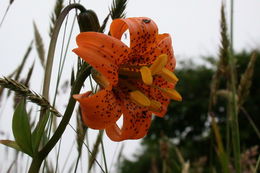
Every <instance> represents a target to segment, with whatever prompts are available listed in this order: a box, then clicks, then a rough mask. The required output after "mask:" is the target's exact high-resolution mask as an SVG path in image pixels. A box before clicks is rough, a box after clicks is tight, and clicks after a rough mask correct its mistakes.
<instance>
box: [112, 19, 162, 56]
mask: <svg viewBox="0 0 260 173" xmlns="http://www.w3.org/2000/svg"><path fill="white" fill-rule="evenodd" d="M127 29H129V33H130V48H131V55H132V56H131V57H134V55H139V56H140V55H143V54H145V53H146V52H147V51H149V50H150V49H151V48H152V47H154V43H155V41H156V36H157V34H158V28H157V25H156V24H155V23H154V21H153V20H151V19H149V18H145V17H136V18H127V19H116V20H114V21H113V22H112V24H111V26H110V33H111V35H112V36H113V37H116V38H117V39H121V36H122V34H123V33H124V32H125V31H126V30H127Z"/></svg>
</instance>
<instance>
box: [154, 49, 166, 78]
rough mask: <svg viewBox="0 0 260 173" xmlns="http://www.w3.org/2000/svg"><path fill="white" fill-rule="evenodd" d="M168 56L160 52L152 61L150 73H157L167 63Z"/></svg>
mask: <svg viewBox="0 0 260 173" xmlns="http://www.w3.org/2000/svg"><path fill="white" fill-rule="evenodd" d="M167 61H168V56H167V55H166V54H161V55H160V56H159V57H158V58H156V60H155V61H154V63H153V64H152V65H151V66H150V70H151V72H152V75H154V74H157V73H159V72H160V71H161V70H162V68H164V66H165V65H166V64H167Z"/></svg>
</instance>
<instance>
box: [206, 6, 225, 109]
mask: <svg viewBox="0 0 260 173" xmlns="http://www.w3.org/2000/svg"><path fill="white" fill-rule="evenodd" d="M220 30H221V46H220V49H219V62H218V66H217V70H216V72H215V74H214V75H213V77H212V81H211V85H210V104H209V110H211V108H212V106H213V105H215V104H216V102H217V90H218V89H219V84H220V79H221V77H226V78H229V75H228V57H229V49H230V43H229V39H228V34H227V22H226V17H225V8H224V5H223V4H222V6H221V22H220Z"/></svg>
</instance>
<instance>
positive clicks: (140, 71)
mask: <svg viewBox="0 0 260 173" xmlns="http://www.w3.org/2000/svg"><path fill="white" fill-rule="evenodd" d="M167 62H168V56H167V55H166V54H162V55H160V56H158V57H157V58H156V60H155V61H154V62H153V64H151V65H149V66H129V65H122V67H120V68H119V71H118V73H119V75H118V77H119V79H118V80H119V84H120V85H122V86H124V87H126V88H127V89H128V90H130V92H129V93H128V94H129V98H130V99H131V100H132V101H133V102H134V103H136V104H137V105H139V106H144V107H147V108H148V110H151V111H155V112H159V111H160V110H161V103H160V102H158V101H156V100H153V99H150V98H148V97H147V96H146V95H145V94H144V93H142V92H141V91H140V90H139V89H138V88H137V87H136V86H134V85H132V84H130V83H129V82H128V79H135V80H141V81H142V82H143V83H144V84H146V85H149V86H150V87H154V88H157V89H159V90H160V91H162V93H163V94H165V95H166V96H168V97H169V98H170V99H173V100H177V101H181V100H182V97H181V95H180V94H179V93H178V92H177V91H176V90H174V89H170V88H161V87H159V86H156V85H155V84H153V78H154V76H161V77H162V78H163V79H164V80H166V81H167V82H170V83H173V84H176V83H177V82H178V80H179V79H178V78H177V77H176V75H175V74H174V73H173V72H171V71H170V70H168V69H167V68H166V67H165V66H166V64H167ZM91 73H92V77H93V79H94V80H95V81H96V82H97V83H98V84H99V85H100V86H101V87H102V88H106V87H108V86H109V81H108V80H107V79H106V77H105V76H103V75H102V74H101V73H99V72H98V71H97V70H95V69H92V71H91Z"/></svg>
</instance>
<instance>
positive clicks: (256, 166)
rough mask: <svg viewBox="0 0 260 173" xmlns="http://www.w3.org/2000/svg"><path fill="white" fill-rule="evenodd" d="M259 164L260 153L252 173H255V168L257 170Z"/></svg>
mask: <svg viewBox="0 0 260 173" xmlns="http://www.w3.org/2000/svg"><path fill="white" fill-rule="evenodd" d="M259 165H260V155H259V156H258V159H257V162H256V165H255V171H254V173H257V170H258V168H259Z"/></svg>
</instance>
